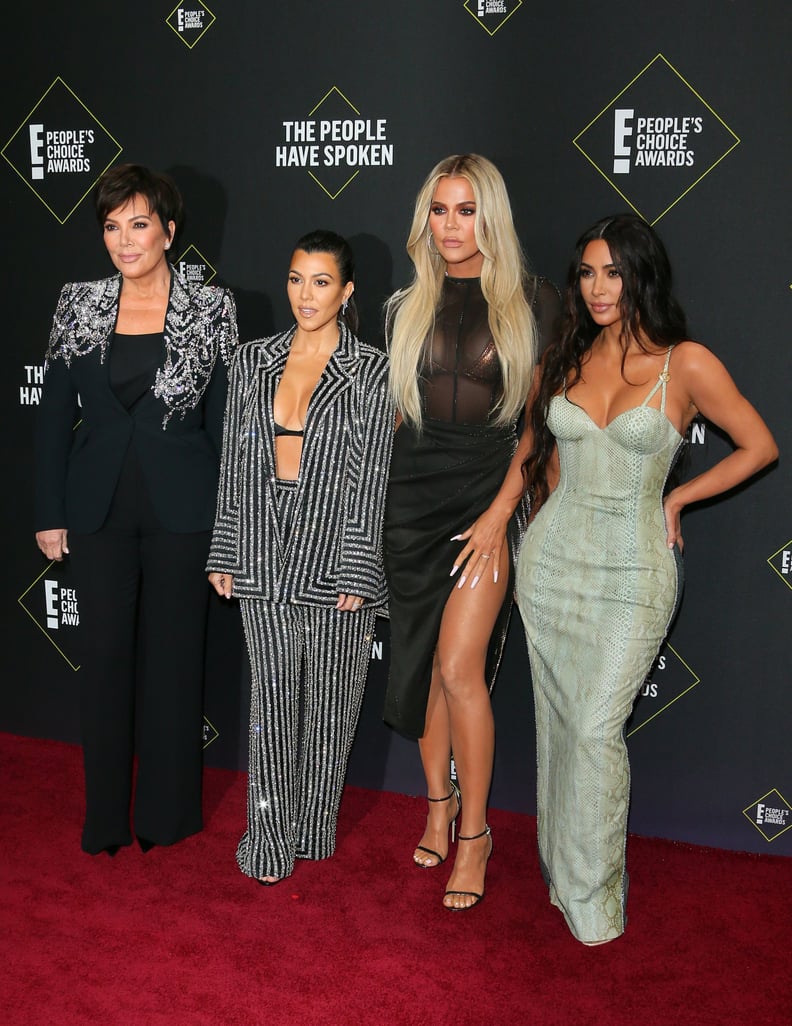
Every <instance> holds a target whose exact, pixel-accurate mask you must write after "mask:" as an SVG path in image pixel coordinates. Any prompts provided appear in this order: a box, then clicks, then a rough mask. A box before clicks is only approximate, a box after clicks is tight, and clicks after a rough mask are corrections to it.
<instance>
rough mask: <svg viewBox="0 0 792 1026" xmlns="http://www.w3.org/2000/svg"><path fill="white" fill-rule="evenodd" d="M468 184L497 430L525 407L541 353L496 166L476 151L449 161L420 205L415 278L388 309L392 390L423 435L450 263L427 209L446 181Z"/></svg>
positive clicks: (414, 235) (414, 232) (411, 242)
mask: <svg viewBox="0 0 792 1026" xmlns="http://www.w3.org/2000/svg"><path fill="white" fill-rule="evenodd" d="M445 177H449V178H465V179H467V181H468V182H470V186H471V188H472V189H473V196H474V199H475V201H476V223H475V233H476V243H477V244H478V248H479V250H480V252H481V255H482V256H483V258H484V260H483V264H482V268H481V291H482V293H483V295H484V299H485V300H486V302H487V307H488V319H489V328H490V331H491V332H492V337H493V339H494V341H495V349H496V351H497V354H498V359H499V361H500V366H501V374H502V378H503V396H502V398H501V400H500V402H499V403H498V406H497V417H496V419H495V423H496V424H509V423H511V422H512V421H513V420H514V419H515V418H516V417H517V416H518V415H519V413H520V411H521V410H522V408H523V406H524V405H525V401H526V398H527V396H528V390H529V388H530V385H531V377H532V375H533V367H534V362H535V354H536V323H535V321H534V317H533V314H532V313H531V308H530V306H529V304H528V301H527V300H526V297H525V287H526V284H527V281H528V277H529V276H528V272H527V270H526V266H525V259H524V257H523V253H522V249H521V247H520V243H519V240H518V238H517V233H516V232H515V230H514V222H513V220H512V212H511V204H510V203H509V196H508V193H507V192H506V185H505V184H504V181H503V178H502V176H501V173H500V171H498V169H497V168H496V167H495V165H494V164H493V163H492V162H491V161H489V160H487V158H486V157H481V156H479V155H478V154H475V153H466V154H461V155H459V154H458V155H455V156H452V157H446V159H445V160H441V161H440V163H439V164H437V165H436V167H434V168H433V169H432V171H431V172H430V173H429V176H428V177H427V179H426V181H425V182H424V184H423V186H422V187H421V191H420V192H419V193H418V197H417V199H416V201H415V212H414V214H413V220H412V227H411V229H410V236H409V238H408V240H407V253H408V254H409V256H410V259H411V260H412V262H413V265H414V267H415V272H414V275H413V280H412V282H411V283H410V284H409V285H408V286H407V287H406V288H404V289H401V290H400V291H398V292H396V293H395V294H394V295H392V296H391V298H390V299H389V300H388V302H387V304H386V308H385V311H386V312H385V323H386V335H387V337H388V344H389V350H390V387H391V392H392V394H393V397H394V400H395V402H396V406H397V408H398V410H399V412H400V413H401V415H402V417H403V418H404V419H405V420H406V421H408V422H409V423H410V424H412V425H413V426H415V427H417V428H419V429H420V426H421V422H422V416H423V411H422V408H421V396H420V391H419V388H418V375H419V371H420V368H421V365H422V363H423V359H424V356H425V353H426V348H427V345H428V344H429V341H430V336H431V332H432V328H433V326H434V318H435V311H436V310H437V306H438V303H439V301H440V293H441V290H442V286H443V278H444V276H445V271H446V264H445V261H444V260H443V258H442V257H441V256H440V255H439V254H438V253H437V252H436V250H430V248H429V243H430V241H431V232H430V231H429V229H428V223H429V211H430V206H431V202H432V197H433V196H434V192H435V189H436V187H437V183H438V182H439V181H440V179H441V178H445Z"/></svg>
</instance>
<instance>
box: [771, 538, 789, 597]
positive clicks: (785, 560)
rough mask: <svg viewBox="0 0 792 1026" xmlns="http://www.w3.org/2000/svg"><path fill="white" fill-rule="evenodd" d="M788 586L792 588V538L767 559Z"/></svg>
mask: <svg viewBox="0 0 792 1026" xmlns="http://www.w3.org/2000/svg"><path fill="white" fill-rule="evenodd" d="M767 562H768V564H769V566H770V567H771V568H772V569H773V570H774V571H775V572H776V573H777V574H778V576H779V577H780V578H781V580H782V581H783V582H784V584H785V585H786V586H787V588H792V538H790V539H789V541H788V542H787V543H786V545H782V546H781V548H780V549H779V550H778V551H777V552H774V553H773V555H772V556H770V558H769V559H768V560H767Z"/></svg>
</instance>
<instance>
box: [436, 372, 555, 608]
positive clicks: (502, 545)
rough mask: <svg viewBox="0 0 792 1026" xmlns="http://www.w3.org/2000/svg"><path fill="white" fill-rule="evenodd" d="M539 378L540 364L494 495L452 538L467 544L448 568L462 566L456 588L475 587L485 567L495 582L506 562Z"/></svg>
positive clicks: (523, 483)
mask: <svg viewBox="0 0 792 1026" xmlns="http://www.w3.org/2000/svg"><path fill="white" fill-rule="evenodd" d="M540 382H541V368H540V367H539V366H538V365H537V367H536V369H535V370H534V376H533V381H532V383H531V390H530V392H529V393H528V400H527V402H526V404H525V416H524V418H523V420H524V427H523V430H522V434H521V435H520V437H519V439H518V441H517V448H516V449H515V450H514V456H512V458H511V462H510V463H509V467H508V469H507V471H506V476H505V477H504V479H503V484H502V485H501V486H500V488H499V489H498V493H497V495H496V496H495V498H494V499H493V500H492V502H491V503H490V504H489V506H488V507H487V508H486V509H485V510H484V512H483V513H482V514H481V516H480V517H479V518H478V519H477V520H476V521H475V522H474V523H473V524H472V525H471V526H470V527H469V528H468V529H467V531H463V532H462V534H460V535H457V536H456V538H453V539H452V541H456V540H457V539H459V540H460V541H466V542H467V545H465V547H464V548H463V549H462V550H461V552H459V553H458V555H457V557H456V561H455V563H454V566H453V567H452V568H451V576H452V577H453V576H454V575H455V574H456V573H457V572H458V570H459V568H460V567H463V570H462V574H461V575H460V578H459V582H458V584H457V587H458V588H462V587H464V586H465V584H466V583H468V582H469V583H470V587H471V588H475V586H476V584H478V582H479V580H480V579H481V577H482V576H483V574H484V573H485V572H486V571H489V572H491V573H492V579H493V581H494V582H497V580H498V575H499V573H500V571H501V569H503V568H505V567H507V566H508V560H509V546H508V543H507V541H506V532H507V529H508V526H509V521H510V520H511V518H512V516H513V514H514V511H515V510H516V509H517V505H518V503H519V502H520V500H521V499H522V498H523V496H524V495H525V490H526V481H525V475H524V474H523V464H524V463H525V461H526V459H527V458H528V456H529V455H530V453H531V450H532V449H533V442H534V436H533V431H532V429H531V409H532V408H533V404H534V402H535V401H536V397H537V395H538V394H539V385H540Z"/></svg>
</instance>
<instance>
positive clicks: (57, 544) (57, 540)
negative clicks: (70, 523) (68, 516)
mask: <svg viewBox="0 0 792 1026" xmlns="http://www.w3.org/2000/svg"><path fill="white" fill-rule="evenodd" d="M36 544H37V545H38V547H39V548H40V549H41V551H42V552H43V553H44V555H45V556H46V557H47V559H54V560H56V561H57V562H58V563H60V562H61V560H62V559H63V557H64V556H68V555H69V532H68V531H67V530H66V528H65V527H64V528H60V527H59V528H58V529H57V530H55V531H37V532H36Z"/></svg>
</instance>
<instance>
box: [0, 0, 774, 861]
mask: <svg viewBox="0 0 792 1026" xmlns="http://www.w3.org/2000/svg"><path fill="white" fill-rule="evenodd" d="M3 27H4V31H3V34H2V39H1V40H0V47H1V48H2V61H0V76H1V77H0V82H2V96H3V102H2V106H1V107H0V151H1V152H2V156H3V158H4V159H3V160H2V161H0V189H1V190H2V193H1V195H2V202H3V213H4V232H3V238H4V243H5V244H4V246H3V247H2V254H1V255H0V259H1V260H2V271H3V273H2V282H3V295H4V302H5V309H6V312H7V313H6V324H7V329H6V345H5V351H6V354H7V364H6V374H5V385H4V386H3V397H4V400H5V401H4V402H3V404H2V414H1V415H2V418H3V425H2V427H3V430H2V434H1V435H0V438H2V442H1V443H0V445H2V450H3V456H4V461H5V478H6V501H5V502H4V503H3V512H2V517H3V520H2V526H3V535H2V537H3V539H4V542H5V548H6V554H7V559H6V568H5V572H4V574H3V583H2V585H0V592H1V593H2V595H3V613H2V620H1V621H0V623H1V624H2V632H3V651H4V656H5V658H4V670H5V672H4V674H3V679H2V684H1V685H0V688H1V689H2V703H1V706H2V715H1V717H0V728H2V729H5V730H9V731H15V732H18V733H21V734H29V735H34V736H45V737H54V738H62V739H65V740H77V739H78V725H77V717H76V702H75V683H76V679H77V678H76V674H78V673H79V672H80V671H79V668H78V667H76V666H75V663H74V657H73V648H74V638H75V632H76V631H78V630H90V624H80V623H79V596H78V595H76V594H75V593H74V589H73V587H72V585H71V583H70V579H69V570H68V566H63V567H48V566H46V565H44V564H43V563H42V561H41V559H40V557H39V554H38V552H37V550H36V548H35V546H34V544H33V538H32V530H31V527H32V495H31V458H32V451H31V438H32V430H33V424H34V419H35V416H36V407H37V401H38V398H39V394H40V393H39V388H40V384H41V362H42V356H43V351H44V347H45V344H46V339H47V334H48V330H49V324H50V319H51V316H52V312H53V308H54V304H55V300H56V298H57V294H58V290H59V288H60V286H61V284H62V283H63V282H64V281H68V280H79V279H88V278H94V277H100V276H103V275H105V274H108V273H110V270H111V268H110V265H109V263H108V261H107V258H106V256H105V254H104V251H103V247H102V245H101V241H100V238H99V235H98V232H97V228H96V225H95V223H94V220H93V214H92V211H91V210H90V205H89V203H88V202H87V201H86V197H87V195H88V193H89V192H90V189H91V187H92V185H93V183H94V181H95V179H96V177H97V176H98V175H99V174H100V173H101V171H102V170H103V169H104V168H105V167H106V166H107V165H108V164H110V163H112V162H114V161H116V160H117V159H122V160H133V161H140V162H142V163H145V164H148V165H150V166H153V167H156V168H161V169H166V170H169V171H171V172H172V173H173V174H174V176H175V177H176V179H177V181H178V182H179V184H180V186H181V188H182V190H183V192H184V195H185V199H186V202H187V208H188V222H187V225H186V230H185V232H184V235H183V238H182V239H181V240H180V243H179V255H180V263H181V265H182V269H183V270H184V271H185V273H188V274H191V275H194V276H195V277H198V278H200V279H201V280H210V279H214V280H217V281H218V282H222V283H223V284H226V285H229V286H230V287H232V288H233V289H234V292H235V294H236V296H237V300H238V305H239V312H240V327H241V332H242V336H243V338H252V337H259V336H261V335H264V334H267V333H270V332H272V331H273V330H275V329H276V328H278V327H282V326H284V325H285V324H287V323H288V306H287V303H286V299H285V289H284V285H285V271H286V268H287V264H288V259H289V256H290V251H291V245H292V243H293V241H294V240H295V239H296V238H297V237H298V236H299V235H301V234H302V233H303V232H304V231H306V230H309V229H311V228H314V227H317V226H326V227H331V228H334V229H336V230H338V231H340V232H342V233H343V234H345V235H346V236H348V237H349V238H350V239H351V241H352V243H353V245H354V248H355V250H356V254H357V258H358V268H359V272H358V291H357V296H358V298H359V300H360V305H361V308H362V319H363V330H362V334H363V335H364V336H365V337H367V338H369V339H370V340H372V341H375V342H377V341H379V340H380V323H381V321H380V308H381V303H382V301H383V299H384V298H385V297H386V296H387V295H388V294H389V293H390V292H391V291H392V290H393V289H394V288H395V287H397V286H398V285H399V284H401V283H403V282H404V281H405V280H406V279H407V277H408V275H409V263H408V260H407V257H406V254H405V252H404V241H405V237H406V233H407V229H408V225H409V220H410V211H411V206H412V202H413V199H414V196H415V193H416V191H417V188H418V186H419V184H420V182H421V180H422V178H423V176H424V175H425V174H426V172H427V170H428V169H429V168H430V167H431V165H432V164H434V163H435V161H437V160H438V159H439V158H441V157H443V156H445V155H447V154H449V153H453V152H460V151H465V150H475V151H479V152H482V153H484V154H486V155H488V156H489V157H491V158H492V159H493V160H494V161H495V162H496V163H497V164H498V165H499V166H500V168H501V170H502V171H503V173H504V176H505V178H506V180H507V183H508V185H509V189H510V193H511V196H512V200H513V206H514V211H515V218H516V222H517V226H518V231H519V234H520V236H521V238H522V241H523V244H524V246H525V249H526V251H527V253H528V255H529V257H530V259H531V261H532V263H533V265H534V267H535V269H536V270H538V271H540V272H541V273H543V274H545V275H548V276H549V277H551V278H552V279H554V280H555V281H557V282H559V283H561V282H562V281H563V279H564V276H565V269H566V262H567V260H568V257H569V254H570V253H571V250H572V246H573V244H574V240H575V238H576V237H577V235H578V234H579V233H580V231H581V230H582V229H583V228H584V227H586V226H588V225H589V224H590V223H591V222H592V221H594V220H595V219H596V218H598V217H600V216H602V215H604V214H607V213H610V212H613V211H617V210H623V209H629V208H632V209H635V210H638V211H639V212H640V213H641V214H642V215H643V216H644V217H646V218H647V220H649V221H651V222H653V223H655V224H656V225H657V227H658V229H659V231H660V232H661V234H662V236H663V238H664V240H665V242H666V244H667V246H668V248H669V251H670V253H671V256H672V260H673V263H674V267H675V271H676V274H677V281H678V292H679V296H680V299H681V300H682V301H683V303H684V305H685V306H686V308H687V310H688V314H689V318H690V323H691V331H692V333H693V335H694V337H696V338H698V339H701V340H702V341H704V342H706V343H707V344H709V345H711V346H712V348H713V349H715V350H716V351H717V352H718V353H719V354H720V355H721V356H722V357H723V359H724V360H725V362H726V363H727V365H728V366H729V368H730V369H731V370H732V372H733V373H734V375H735V377H736V378H737V380H738V382H739V384H740V386H741V388H742V389H743V390H744V392H745V393H746V395H747V396H748V397H749V398H750V399H751V400H752V401H754V402H755V403H756V404H757V406H758V407H759V408H760V409H761V411H762V412H763V413H764V415H765V416H766V418H767V420H768V421H769V423H770V425H771V426H772V428H773V430H774V431H775V433H776V435H777V438H778V441H779V444H780V446H781V451H782V459H781V463H780V465H779V466H778V467H776V468H774V469H772V470H771V471H769V472H767V473H765V474H764V475H762V477H761V478H760V480H758V481H757V482H755V483H754V484H752V485H751V486H750V487H749V488H743V489H739V490H738V491H737V492H736V493H735V494H732V495H730V496H728V497H726V498H723V499H721V500H718V501H715V502H711V503H707V504H705V506H704V507H702V508H700V509H696V510H694V511H691V512H689V513H688V514H687V515H686V517H685V523H684V529H685V531H684V533H685V540H686V554H687V568H686V571H687V588H686V593H685V597H684V601H683V605H682V609H681V611H680V614H679V617H678V619H677V621H676V624H675V625H674V628H673V631H672V633H671V636H670V638H669V640H668V644H667V645H666V646H665V647H664V649H663V652H662V653H661V657H660V660H659V661H658V665H657V667H656V669H655V670H654V671H653V673H652V675H651V676H650V679H649V680H648V681H647V683H646V686H645V687H644V689H643V694H642V695H641V697H640V698H639V700H638V702H637V704H636V709H635V713H634V716H633V719H632V721H631V723H630V725H629V731H630V739H629V744H630V750H631V758H632V767H633V808H632V819H631V828H632V829H633V830H636V831H639V832H641V833H645V834H655V835H661V836H665V837H670V838H678V839H682V840H687V841H693V842H698V843H705V844H712V845H719V846H724V847H731V848H740V849H747V850H752V851H759V852H775V853H780V854H790V853H792V830H789V827H790V826H792V812H790V805H789V802H792V779H791V776H792V774H791V772H790V769H791V767H790V762H791V759H790V754H789V753H790V747H791V746H790V743H789V723H790V697H789V695H790V688H789V684H790V672H789V641H788V639H789V624H790V610H792V520H790V483H789V474H788V472H787V471H786V470H785V460H786V458H787V456H786V454H787V453H788V452H789V450H790V446H792V432H790V421H789V413H788V411H789V381H790V347H789V330H788V324H789V310H790V303H792V292H791V291H790V280H792V265H790V261H789V255H788V253H789V249H788V238H789V183H788V175H789V167H790V162H791V158H792V146H791V145H790V139H789V131H788V126H789V124H790V108H789V102H790V96H791V95H792V88H791V87H792V82H791V81H790V70H789V69H790V62H789V45H790V40H792V32H791V31H790V30H791V29H792V9H790V5H789V3H788V2H787V0H765V2H764V3H762V4H761V5H756V4H750V3H747V2H736V3H735V2H733V0H722V2H717V0H716V2H711V3H707V4H690V3H686V2H681V0H668V2H666V3H665V4H663V5H662V7H660V8H658V6H657V5H656V4H654V3H651V4H650V3H648V2H644V0H638V2H636V0H630V2H626V0H616V2H614V3H611V4H610V5H609V6H608V7H607V8H606V9H602V10H598V11H597V12H596V16H595V15H594V13H593V12H592V11H587V10H586V9H585V8H583V7H581V5H580V4H574V3H571V2H569V0H559V2H557V3H555V4H553V5H550V4H536V3H532V2H528V0H526V2H519V0H516V2H513V0H498V2H492V0H467V3H463V2H461V0H434V2H433V3H431V4H429V3H426V2H423V0H402V2H400V3H398V4H389V5H386V4H360V3H355V2H353V0H338V2H336V3H333V4H316V3H312V2H306V0H294V2H292V3H289V4H269V3H268V4H261V3H254V2H252V0H237V2H230V0H217V2H215V3H213V4H212V7H211V10H209V9H208V8H207V7H205V6H204V5H202V4H201V3H199V2H196V0H192V2H190V3H184V4H181V5H179V6H177V7H175V8H174V7H173V6H172V0H171V2H167V0H166V2H164V3H158V2H154V0H146V2H143V3H139V4H134V5H132V4H106V3H99V0H83V2H82V3H80V4H79V5H63V4H56V3H54V2H53V0H42V2H41V3H38V4H36V5H35V6H34V5H21V4H20V5H14V7H13V9H12V10H11V12H10V13H9V12H7V13H5V14H4V25H3ZM725 451H726V442H725V441H724V440H723V439H722V438H721V437H720V436H719V435H718V433H717V432H716V431H713V430H712V429H710V428H708V427H707V426H705V425H700V426H698V427H697V428H696V431H695V432H694V435H693V444H692V445H691V447H690V471H691V473H695V472H696V470H697V469H698V468H700V467H703V466H706V465H707V464H708V463H710V462H711V461H712V460H714V459H716V458H718V457H719V456H720V455H721V454H722V453H724V452H725ZM592 643H594V639H592ZM387 661H388V629H387V624H384V623H383V624H381V625H380V627H379V629H378V639H377V644H376V646H375V652H374V658H373V659H372V668H371V675H370V682H369V688H368V693H367V696H366V701H365V705H364V710H363V716H362V719H361V724H360V729H359V732H358V738H357V741H356V744H355V748H354V751H353V755H352V760H351V764H350V774H349V777H350V781H351V782H353V783H355V784H359V785H363V786H368V787H377V788H385V789H393V790H403V791H407V792H418V793H420V792H421V791H422V789H423V784H422V779H421V772H420V767H419V763H418V756H417V750H416V748H415V745H413V744H410V743H408V742H406V741H403V740H402V739H400V738H398V737H396V736H395V735H393V734H392V733H391V732H390V731H388V730H387V728H385V727H384V726H383V725H382V723H381V705H382V694H383V690H384V685H385V678H386V673H387ZM207 666H208V681H207V694H206V724H205V742H206V758H207V762H208V763H210V764H213V765H220V766H230V767H244V765H245V760H246V753H245V738H246V719H247V710H246V705H247V693H246V692H247V688H248V679H247V672H246V669H245V662H244V659H243V658H242V653H241V632H240V626H239V617H238V611H237V610H236V609H235V608H233V606H228V605H224V604H222V603H220V602H219V601H217V602H213V605H212V610H211V630H210V638H209V646H208V654H207ZM494 708H495V714H496V718H497V730H498V740H497V752H496V770H495V779H494V784H493V793H492V801H493V804H495V805H498V806H501V807H505V808H511V809H517V810H522V811H525V812H532V811H533V810H534V799H533V788H534V770H533V766H534V743H533V709H532V700H531V690H530V678H529V673H528V667H527V659H526V655H525V643H524V638H523V636H522V630H521V625H520V622H519V617H518V616H517V614H516V613H515V615H514V617H513V620H512V625H511V631H510V636H509V642H508V646H507V651H506V654H505V657H504V663H503V667H502V672H501V674H500V679H499V681H498V685H497V688H496V691H495V695H494ZM241 815H242V813H241V812H240V816H241Z"/></svg>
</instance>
